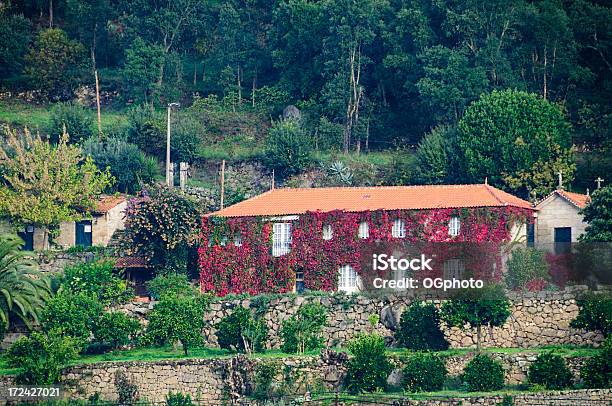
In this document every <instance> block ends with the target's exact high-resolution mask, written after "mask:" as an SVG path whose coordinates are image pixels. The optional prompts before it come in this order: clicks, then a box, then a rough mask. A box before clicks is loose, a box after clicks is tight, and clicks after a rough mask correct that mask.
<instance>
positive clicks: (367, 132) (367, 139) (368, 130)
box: [365, 119, 370, 154]
mask: <svg viewBox="0 0 612 406" xmlns="http://www.w3.org/2000/svg"><path fill="white" fill-rule="evenodd" d="M365 152H366V154H367V153H369V152H370V119H368V122H367V123H366V139H365Z"/></svg>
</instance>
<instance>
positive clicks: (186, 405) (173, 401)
mask: <svg viewBox="0 0 612 406" xmlns="http://www.w3.org/2000/svg"><path fill="white" fill-rule="evenodd" d="M193 404H194V403H193V402H192V401H191V395H189V394H187V395H184V394H182V393H181V392H176V393H173V392H169V393H168V394H167V395H166V405H167V406H191V405H193Z"/></svg>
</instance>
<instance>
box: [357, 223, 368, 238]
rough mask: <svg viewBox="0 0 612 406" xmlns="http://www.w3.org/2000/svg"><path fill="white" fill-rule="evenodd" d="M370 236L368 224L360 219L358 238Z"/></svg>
mask: <svg viewBox="0 0 612 406" xmlns="http://www.w3.org/2000/svg"><path fill="white" fill-rule="evenodd" d="M368 237H370V225H369V224H368V222H367V221H362V222H361V223H359V238H368Z"/></svg>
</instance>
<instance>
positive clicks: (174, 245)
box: [122, 185, 200, 273]
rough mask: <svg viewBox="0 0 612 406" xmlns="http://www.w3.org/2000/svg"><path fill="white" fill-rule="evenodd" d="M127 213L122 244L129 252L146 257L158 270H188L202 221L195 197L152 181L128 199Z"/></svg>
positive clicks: (184, 271) (181, 271) (180, 271)
mask: <svg viewBox="0 0 612 406" xmlns="http://www.w3.org/2000/svg"><path fill="white" fill-rule="evenodd" d="M125 215H126V221H125V232H124V235H123V238H122V245H123V247H124V248H125V250H126V252H127V253H128V254H129V255H137V256H142V257H144V258H146V259H147V260H148V261H149V263H150V264H151V265H153V267H155V269H156V270H158V271H163V272H178V273H187V270H188V269H189V268H190V267H188V265H189V263H190V262H189V260H190V256H189V253H190V250H191V251H193V250H194V249H195V248H194V247H195V241H196V236H197V235H198V230H199V224H200V221H199V209H198V206H197V204H196V203H195V201H193V199H191V198H189V197H188V196H187V195H185V194H184V193H181V192H180V191H178V190H176V189H169V188H167V187H161V186H153V185H150V186H148V187H147V188H146V189H144V190H142V191H141V192H140V193H139V195H138V196H137V197H135V198H133V199H130V200H129V201H128V205H127V208H126V210H125ZM193 268H197V266H196V265H195V264H194V265H193Z"/></svg>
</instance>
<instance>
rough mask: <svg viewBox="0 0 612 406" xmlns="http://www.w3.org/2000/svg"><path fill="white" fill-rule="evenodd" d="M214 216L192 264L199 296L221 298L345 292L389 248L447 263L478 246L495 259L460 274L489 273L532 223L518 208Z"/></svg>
mask: <svg viewBox="0 0 612 406" xmlns="http://www.w3.org/2000/svg"><path fill="white" fill-rule="evenodd" d="M525 203H526V202H525ZM245 211H247V210H245ZM219 214H222V213H219ZM219 214H215V213H213V215H211V216H208V217H205V218H204V219H203V221H202V231H201V236H200V237H201V241H202V243H201V245H200V247H201V248H200V249H199V265H200V284H201V289H202V290H203V291H205V292H213V293H215V294H217V295H221V296H223V295H226V294H230V293H249V294H258V293H264V292H289V291H293V290H294V289H296V282H297V287H298V289H302V288H304V289H310V290H323V291H335V290H338V289H340V290H345V291H349V292H351V291H354V290H356V289H358V288H359V286H358V283H357V281H356V279H360V280H367V279H369V278H371V277H372V276H373V275H372V274H371V272H372V270H371V269H370V268H369V267H368V266H364V258H366V259H367V258H368V257H369V256H371V252H374V250H376V249H379V248H380V247H381V246H382V247H389V244H391V246H392V245H393V244H403V245H404V246H405V245H406V244H408V245H410V244H421V250H425V251H427V250H430V253H431V251H432V250H436V251H437V252H436V254H437V255H439V256H442V257H444V256H448V258H451V257H452V255H451V254H452V253H450V251H452V247H453V245H457V246H459V245H461V244H459V243H478V244H473V246H480V247H483V248H482V249H486V250H489V251H492V252H494V253H495V255H487V254H485V255H483V254H482V253H480V254H479V255H476V256H475V257H474V261H473V263H466V264H462V267H467V268H470V269H471V270H472V272H473V273H477V272H478V269H479V267H480V268H483V267H487V269H490V265H491V263H488V264H485V263H483V258H485V260H484V262H486V261H492V262H494V263H495V265H493V269H495V268H497V269H501V262H500V261H501V257H500V256H499V255H498V254H499V252H500V246H501V245H502V244H504V243H506V242H510V241H511V240H518V241H525V228H526V227H525V225H526V224H528V223H531V222H532V221H533V211H532V209H531V208H529V206H525V205H523V207H516V206H512V205H502V206H498V207H463V208H462V207H453V208H435V209H418V210H413V209H395V210H384V209H379V210H363V211H346V210H332V211H326V212H321V211H308V212H305V213H300V214H293V215H290V214H289V215H288V214H285V215H277V216H270V215H260V216H236V215H234V216H231V217H225V216H222V215H219ZM423 244H424V245H423ZM428 244H430V245H428ZM464 245H465V244H464ZM426 247H429V248H426ZM434 247H435V248H434ZM441 247H446V248H441ZM449 247H451V248H449ZM484 247H486V248H484ZM441 250H443V251H445V252H444V253H441V252H440V251H441ZM442 262H444V261H442ZM445 265H446V263H445ZM451 265H452V263H451ZM451 268H452V266H451ZM499 276H501V273H498V275H497V277H499Z"/></svg>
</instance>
